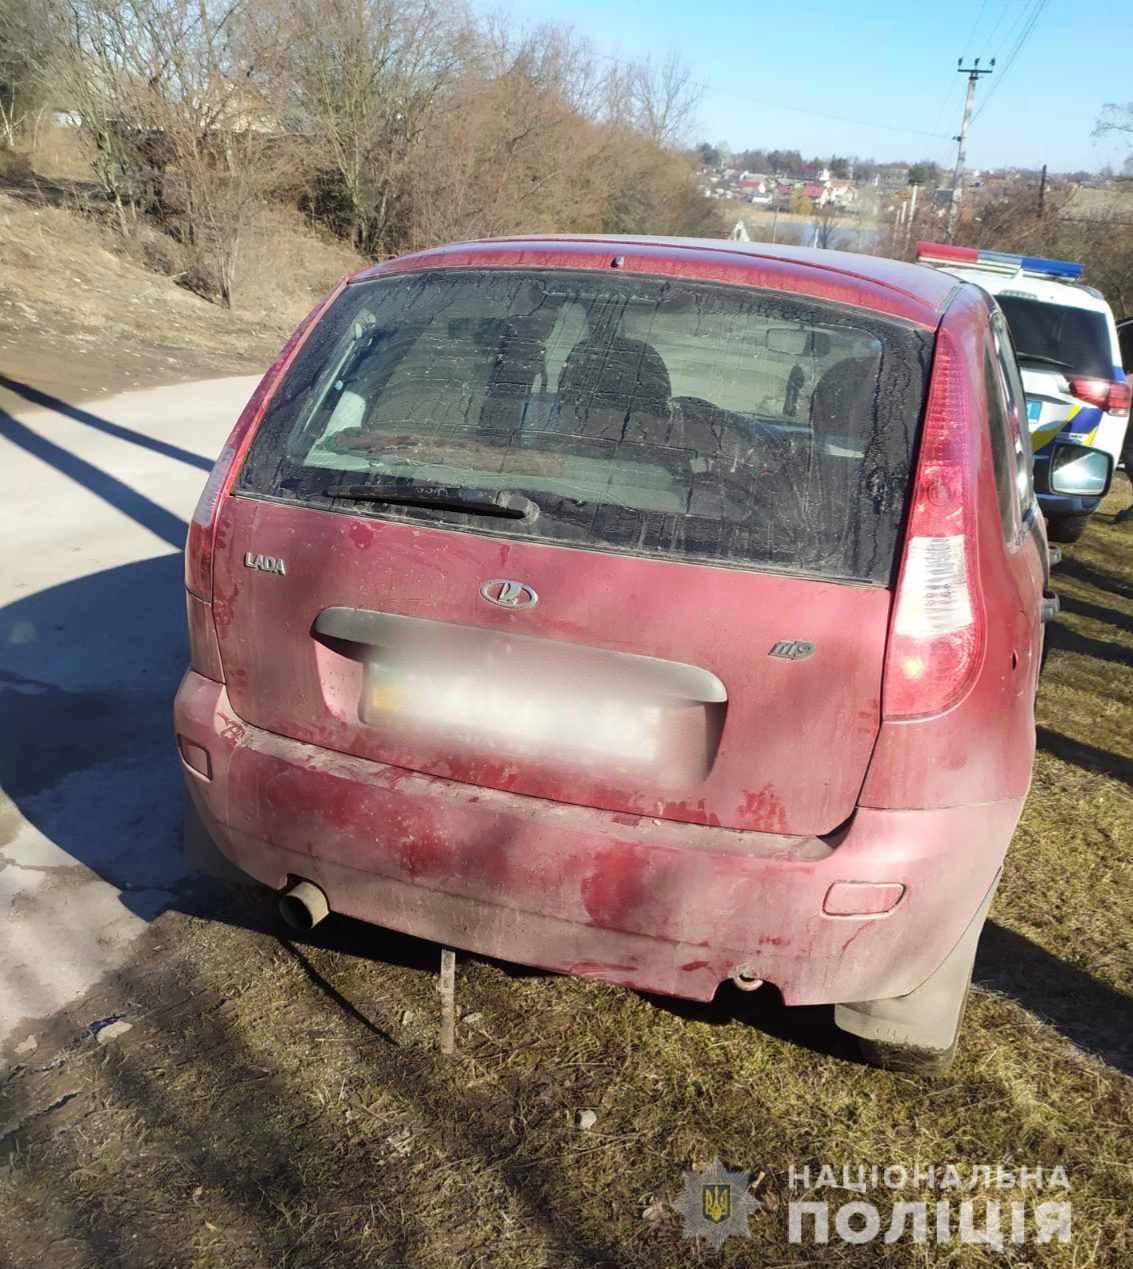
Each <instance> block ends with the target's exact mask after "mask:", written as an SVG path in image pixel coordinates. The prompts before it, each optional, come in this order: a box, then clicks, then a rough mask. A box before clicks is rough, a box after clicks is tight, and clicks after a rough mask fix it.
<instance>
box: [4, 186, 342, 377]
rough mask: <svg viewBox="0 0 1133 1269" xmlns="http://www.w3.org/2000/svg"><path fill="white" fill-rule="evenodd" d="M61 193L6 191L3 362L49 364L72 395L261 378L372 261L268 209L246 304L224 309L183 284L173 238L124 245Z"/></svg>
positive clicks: (249, 261) (256, 242)
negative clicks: (218, 378)
mask: <svg viewBox="0 0 1133 1269" xmlns="http://www.w3.org/2000/svg"><path fill="white" fill-rule="evenodd" d="M51 191H52V197H48V191H47V187H46V186H43V185H37V184H35V183H32V184H30V185H28V184H24V185H21V186H20V187H18V188H16V187H12V188H10V190H9V192H8V193H6V194H5V193H2V192H0V363H5V364H7V365H11V366H12V367H19V368H22V369H26V368H27V367H28V366H29V364H30V365H31V366H33V367H34V366H35V365H37V364H43V365H44V366H45V367H50V369H51V376H52V378H53V380H54V383H53V385H52V386H53V387H54V388H55V389H60V388H62V389H64V391H63V392H62V395H64V396H66V395H68V392H67V391H66V389H67V388H68V387H71V388H72V391H71V393H70V395H71V397H72V399H75V398H76V397H83V396H87V397H89V396H97V395H101V394H104V393H106V392H108V391H111V390H121V389H122V388H124V387H128V386H129V385H130V384H131V382H136V383H138V384H139V385H142V384H144V385H147V386H148V385H152V384H154V383H161V382H170V381H175V380H179V379H186V378H195V377H205V376H206V375H210V374H211V375H216V374H221V373H226V372H228V373H248V372H251V371H255V370H262V369H263V367H264V366H265V365H267V364H268V362H270V361H271V359H272V358H273V357H274V356H275V353H276V352H277V351H278V349H279V346H280V345H281V344H282V343H283V341H284V339H286V337H287V335H288V334H290V332H291V330H292V329H293V328H294V326H295V324H296V323H297V322H298V321H299V319H300V318H301V317H302V316H303V315H304V313H306V312H307V310H308V309H309V308H310V307H311V305H312V304H313V303H315V301H316V300H317V299H318V298H319V296H321V295H324V294H325V293H326V292H327V291H328V290H329V289H330V288H331V287H332V286H333V285H334V284H335V283H336V282H337V281H338V279H339V278H341V277H342V276H343V274H345V273H348V272H351V271H353V270H354V269H356V268H359V267H361V265H362V263H363V261H362V260H361V259H360V258H359V257H358V256H356V255H354V253H353V252H351V251H349V250H347V249H346V248H344V247H343V246H341V245H340V244H338V243H330V242H326V241H323V240H322V239H320V238H319V237H317V236H316V235H314V234H312V233H311V232H310V231H309V230H308V229H307V228H306V227H305V226H304V224H303V222H302V218H301V217H299V216H298V215H297V214H295V213H289V212H287V211H286V210H283V209H269V210H265V211H264V212H263V213H262V215H261V216H260V217H259V219H258V220H257V221H256V223H255V224H254V225H253V226H252V227H251V229H250V230H249V233H248V235H247V238H246V242H245V248H244V254H243V257H242V260H241V268H240V273H239V277H238V280H237V299H238V307H237V309H236V310H235V311H233V312H226V311H225V310H223V309H221V308H219V307H218V306H217V305H215V304H212V303H209V302H208V301H207V300H204V299H202V298H200V297H199V296H197V295H194V294H192V293H191V292H190V291H188V290H186V289H185V288H184V287H182V286H178V285H177V283H176V276H177V275H178V274H179V273H180V272H181V271H182V270H183V269H185V268H186V267H187V261H186V259H185V257H184V253H183V252H182V250H181V249H180V248H179V246H178V244H177V243H175V242H174V241H173V240H172V239H170V238H168V237H167V236H166V235H164V234H161V233H158V232H156V231H155V230H153V229H152V228H148V227H146V226H145V225H141V226H139V227H138V228H137V230H136V232H135V234H134V236H133V237H132V238H130V239H123V238H122V236H121V235H120V234H117V233H114V232H112V231H111V230H110V229H109V228H108V227H107V226H106V225H105V224H104V223H103V221H102V220H101V218H100V217H99V216H96V215H92V214H87V213H85V212H84V210H83V199H84V195H83V192H82V187H70V186H61V187H59V186H53V187H51ZM60 191H62V193H61V192H60ZM60 198H61V203H60ZM53 200H54V201H53ZM0 368H3V364H0ZM60 376H61V377H60ZM40 386H47V385H46V384H45V383H44V384H40Z"/></svg>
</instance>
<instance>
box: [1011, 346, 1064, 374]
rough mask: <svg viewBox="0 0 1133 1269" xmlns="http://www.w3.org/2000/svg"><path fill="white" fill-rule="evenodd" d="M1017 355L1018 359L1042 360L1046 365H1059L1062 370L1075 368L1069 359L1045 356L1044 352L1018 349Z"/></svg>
mask: <svg viewBox="0 0 1133 1269" xmlns="http://www.w3.org/2000/svg"><path fill="white" fill-rule="evenodd" d="M1015 357H1016V359H1017V360H1018V361H1041V362H1042V363H1043V365H1045V366H1058V367H1059V368H1060V369H1062V370H1072V369H1073V366H1071V364H1070V363H1069V362H1068V361H1059V360H1058V358H1057V357H1044V356H1043V354H1042V353H1029V352H1021V351H1020V350H1019V349H1016V350H1015Z"/></svg>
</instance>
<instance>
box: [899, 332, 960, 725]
mask: <svg viewBox="0 0 1133 1269" xmlns="http://www.w3.org/2000/svg"><path fill="white" fill-rule="evenodd" d="M978 435H979V432H978V431H977V429H976V419H975V417H974V412H973V410H972V404H971V401H970V397H969V390H968V386H967V383H966V381H965V375H964V361H963V355H962V352H961V350H960V348H959V346H958V345H957V343H956V341H955V338H954V337H953V336H952V335H951V334H949V333H948V332H947V331H943V330H942V331H941V332H940V334H939V336H938V337H937V344H936V357H935V359H934V362H933V371H932V385H931V387H930V389H929V397H928V408H927V410H926V411H925V420H924V429H923V433H922V436H921V448H920V458H919V462H918V465H917V475H916V480H915V482H914V485H913V499H912V509H911V511H910V513H909V522H908V529H907V534H906V539H905V554H904V559H903V561H902V564H901V573H900V577H899V578H898V582H897V598H896V602H895V604H894V612H893V624H892V629H891V631H890V635H889V651H888V654H887V657H886V663H885V683H884V688H883V701H882V704H883V709H884V713H885V717H886V718H889V719H898V718H921V717H924V716H926V715H929V714H939V713H941V712H942V711H943V710H946V709H948V708H950V707H951V706H953V705H955V704H957V703H958V702H959V701H960V700H961V699H962V698H963V697H964V695H965V694H966V693H967V691H968V689H969V688H970V687H971V685H972V683H973V682H974V680H975V677H976V674H977V673H978V671H979V668H980V664H981V662H982V660H983V649H984V614H983V607H982V604H981V602H980V596H979V572H978V560H977V555H976V503H975V485H976V479H975V478H976V451H975V446H976V438H977V437H978Z"/></svg>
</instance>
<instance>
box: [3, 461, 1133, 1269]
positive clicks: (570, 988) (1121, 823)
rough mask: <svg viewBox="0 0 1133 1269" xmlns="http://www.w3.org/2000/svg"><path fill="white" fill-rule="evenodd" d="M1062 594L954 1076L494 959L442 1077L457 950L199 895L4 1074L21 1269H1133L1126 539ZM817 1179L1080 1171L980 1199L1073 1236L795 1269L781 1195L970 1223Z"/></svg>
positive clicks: (465, 1006) (1064, 583)
mask: <svg viewBox="0 0 1133 1269" xmlns="http://www.w3.org/2000/svg"><path fill="white" fill-rule="evenodd" d="M1120 483H1121V495H1122V496H1123V495H1124V494H1125V490H1126V486H1125V483H1124V481H1123V480H1122V481H1121V482H1120ZM1122 500H1123V498H1122V497H1118V496H1117V495H1114V496H1111V500H1110V504H1109V507H1108V511H1109V512H1110V513H1112V512H1113V511H1115V510H1116V509H1117V508H1118V507H1119V506H1120V505H1121V502H1122ZM1057 585H1058V589H1059V591H1060V593H1061V595H1062V597H1063V611H1062V615H1061V617H1060V619H1059V621H1058V623H1057V625H1056V627H1055V628H1054V632H1053V643H1054V648H1053V651H1052V653H1051V655H1050V659H1049V662H1048V666H1047V671H1046V677H1045V681H1044V686H1043V689H1042V693H1041V698H1040V711H1039V712H1040V733H1039V734H1040V753H1039V757H1038V762H1037V766H1036V772H1035V782H1034V788H1033V791H1032V794H1031V797H1030V800H1029V802H1028V804H1027V809H1026V812H1025V815H1024V818H1023V821H1022V823H1021V825H1020V828H1019V831H1018V835H1017V838H1016V841H1015V844H1014V846H1013V849H1012V852H1011V854H1010V856H1009V863H1008V868H1007V872H1006V876H1005V879H1004V882H1003V884H1002V886H1001V888H1000V891H999V895H998V898H997V900H996V904H995V907H994V909H993V912H992V921H991V924H990V926H989V928H988V931H987V933H986V934H985V937H984V942H983V945H982V948H981V953H980V957H979V962H978V965H977V971H976V979H977V984H978V990H977V992H976V993H975V996H974V999H973V1002H972V1005H971V1007H970V1009H969V1013H968V1020H967V1024H966V1031H965V1044H964V1048H963V1051H962V1054H961V1057H960V1059H959V1061H958V1063H957V1066H956V1067H955V1069H954V1073H953V1075H952V1076H950V1077H949V1078H948V1079H946V1080H943V1081H937V1082H930V1081H924V1080H920V1079H917V1078H914V1077H910V1076H902V1075H894V1074H887V1073H882V1072H878V1071H875V1070H872V1069H869V1068H866V1067H864V1066H862V1065H860V1064H858V1063H857V1062H856V1060H855V1059H854V1057H853V1054H852V1052H851V1050H850V1049H849V1047H848V1046H847V1045H845V1044H844V1043H843V1042H842V1041H841V1040H840V1039H839V1038H838V1037H837V1036H836V1034H835V1033H834V1032H833V1030H832V1026H831V1022H830V1016H829V1011H828V1010H818V1009H816V1010H805V1011H799V1012H797V1013H788V1012H786V1011H784V1010H782V1009H781V1008H779V1007H777V1006H776V1005H775V1003H774V1001H773V1000H768V999H764V998H763V994H762V993H760V994H758V995H756V996H754V997H749V996H744V995H742V994H740V993H738V992H732V991H730V990H729V991H727V992H725V991H722V992H721V994H720V998H719V1000H718V1002H717V1003H716V1004H715V1005H713V1006H711V1007H699V1006H686V1005H680V1004H675V1003H674V1002H666V1001H661V1000H653V999H645V998H642V997H639V996H637V995H635V994H633V993H632V992H629V991H624V990H619V989H615V988H610V987H605V986H602V985H598V984H594V983H587V982H582V981H577V980H572V979H567V978H556V977H551V976H546V975H540V974H535V973H528V972H525V971H522V970H518V969H516V968H515V967H509V966H503V965H498V964H494V963H489V962H485V961H481V960H477V959H474V958H464V959H462V961H461V962H460V966H459V969H458V999H459V1005H460V1009H461V1011H462V1013H463V1014H464V1015H466V1016H467V1015H471V1016H468V1017H466V1020H465V1021H463V1022H462V1023H461V1025H460V1027H459V1037H460V1048H459V1052H458V1054H457V1055H456V1056H455V1057H454V1058H451V1059H445V1058H442V1057H441V1056H440V1055H439V1054H438V1053H437V1052H436V1050H435V1047H434V1045H435V1037H436V1018H437V1003H436V1001H437V997H436V993H435V990H434V982H435V977H434V970H435V965H436V960H437V949H436V948H435V947H433V946H431V945H427V944H423V943H419V942H416V941H414V940H412V939H408V938H402V937H400V936H395V935H391V934H386V933H383V932H381V931H378V930H374V929H370V928H367V927H364V926H362V925H358V924H354V923H351V922H348V921H345V920H336V919H332V920H331V921H328V922H327V923H326V924H325V925H324V926H323V927H320V929H319V930H318V931H316V936H314V937H312V938H310V939H308V940H306V941H296V940H293V939H291V938H289V937H286V936H285V935H284V934H283V933H282V932H281V931H280V930H279V929H278V928H277V926H276V924H275V920H274V916H273V914H272V913H271V912H270V910H269V908H268V906H267V904H266V903H265V902H263V901H261V900H260V899H258V898H256V897H254V896H248V895H244V896H242V895H240V894H235V895H233V894H229V893H228V892H224V891H222V890H219V889H217V888H214V887H213V886H212V885H211V883H210V884H206V883H202V884H201V886H200V887H199V889H198V890H197V891H195V892H194V894H193V896H192V897H191V899H190V900H189V901H186V902H184V903H182V904H181V905H180V910H178V911H171V912H168V913H166V914H165V915H164V916H163V917H162V918H161V919H160V920H158V921H157V922H155V923H154V925H153V926H152V927H151V929H150V930H149V932H148V933H147V935H146V936H145V938H144V940H143V942H142V944H141V945H140V946H139V951H138V954H137V956H136V957H135V958H134V961H133V962H132V965H131V967H130V968H128V969H127V970H126V971H124V972H122V973H121V974H119V975H117V976H116V977H114V978H113V979H110V980H107V981H106V982H104V983H103V984H101V985H100V987H99V988H98V989H97V990H96V991H95V992H94V993H92V995H91V996H89V997H88V998H87V999H86V1000H85V1001H83V1002H82V1003H81V1004H80V1005H78V1006H76V1007H75V1008H74V1009H72V1010H69V1011H68V1012H67V1014H66V1015H64V1016H63V1017H61V1018H60V1019H58V1020H57V1021H56V1023H55V1030H54V1031H53V1032H51V1033H42V1032H41V1034H40V1047H39V1050H38V1051H37V1052H36V1053H35V1054H34V1055H32V1056H28V1057H25V1058H24V1059H21V1060H20V1062H19V1064H17V1065H15V1066H13V1067H11V1068H10V1069H9V1071H8V1072H7V1075H6V1076H5V1075H4V1074H2V1073H0V1165H2V1172H0V1263H2V1264H5V1265H11V1266H19V1267H20V1269H23V1267H24V1266H39V1265H43V1266H51V1269H70V1267H71V1266H96V1265H97V1266H100V1267H101V1266H111V1265H129V1266H143V1265H153V1266H161V1267H162V1269H169V1267H172V1266H213V1265H223V1266H224V1267H225V1269H244V1267H249V1269H250V1267H252V1266H266V1265H273V1266H276V1265H278V1266H283V1265H286V1266H289V1267H293V1269H299V1267H300V1266H304V1267H308V1266H309V1267H314V1266H332V1265H333V1266H340V1265H350V1264H363V1263H364V1264H371V1265H375V1266H389V1267H390V1269H392V1267H393V1266H401V1265H406V1266H409V1265H411V1266H415V1267H421V1269H434V1267H435V1269H448V1267H450V1266H461V1267H464V1266H467V1267H469V1269H472V1267H477V1266H483V1267H484V1269H488V1267H491V1269H497V1267H498V1269H505V1267H506V1269H535V1267H536V1266H539V1267H548V1269H549V1267H552V1266H554V1267H558V1266H582V1265H604V1266H611V1267H613V1266H619V1267H626V1269H629V1267H631V1266H632V1267H640V1269H646V1267H649V1269H654V1267H655V1266H659V1265H666V1266H667V1265H677V1264H681V1265H715V1264H725V1265H733V1266H736V1265H768V1266H771V1265H782V1266H802V1265H823V1266H825V1265H875V1264H892V1265H904V1266H925V1265H965V1266H967V1265H983V1264H993V1263H994V1264H1008V1265H1014V1266H1024V1265H1040V1264H1041V1265H1058V1266H1066V1267H1067V1269H1069V1267H1071V1266H1073V1267H1074V1269H1082V1267H1084V1266H1087V1265H1099V1266H1103V1265H1104V1266H1110V1265H1112V1266H1128V1265H1130V1264H1133V1214H1131V1213H1133V1203H1131V1200H1133V1157H1131V1154H1130V1150H1129V1143H1130V1126H1131V1125H1133V1080H1131V1077H1133V935H1131V928H1133V921H1131V917H1133V723H1131V721H1130V720H1131V717H1133V712H1131V711H1133V525H1129V526H1124V527H1123V526H1119V525H1114V524H1113V523H1112V522H1111V514H1101V515H1099V516H1098V517H1096V518H1095V521H1094V523H1093V524H1092V526H1091V528H1090V529H1089V531H1088V532H1087V535H1086V537H1085V538H1084V539H1083V541H1082V542H1081V543H1080V544H1079V545H1077V546H1075V547H1072V548H1069V549H1068V551H1067V558H1066V560H1065V562H1064V563H1063V564H1062V565H1061V567H1060V568H1059V570H1058V576H1057ZM118 1015H123V1016H124V1017H125V1018H126V1020H127V1021H129V1022H130V1023H131V1024H132V1029H131V1030H130V1031H129V1033H128V1034H124V1035H122V1036H120V1037H119V1038H117V1039H115V1040H113V1041H112V1042H111V1043H109V1044H106V1045H100V1044H99V1043H98V1042H97V1040H96V1039H95V1038H94V1035H93V1029H94V1028H93V1027H92V1025H91V1024H92V1023H93V1022H94V1020H96V1019H100V1020H104V1019H106V1018H113V1017H116V1016H118ZM581 1109H590V1110H593V1111H594V1112H595V1113H596V1116H597V1119H596V1123H595V1124H594V1126H593V1127H592V1128H591V1129H590V1130H588V1131H581V1130H580V1129H579V1128H577V1127H576V1126H575V1114H576V1112H577V1111H579V1110H581ZM5 1123H7V1124H10V1125H13V1124H14V1125H19V1126H18V1127H15V1128H14V1129H12V1130H10V1131H9V1132H8V1134H7V1135H6V1136H5V1135H4V1133H5V1129H4V1127H3V1125H4V1124H5ZM715 1155H719V1157H720V1158H721V1159H722V1160H723V1161H724V1163H725V1164H726V1165H727V1166H728V1167H730V1168H733V1169H743V1170H745V1171H748V1172H750V1173H751V1175H752V1177H753V1178H754V1179H756V1180H757V1186H756V1194H757V1197H758V1198H759V1199H760V1208H759V1210H758V1211H756V1212H755V1214H754V1215H753V1216H752V1218H751V1222H750V1227H751V1237H750V1239H749V1240H744V1239H739V1238H733V1239H730V1240H729V1241H728V1242H727V1243H726V1244H725V1245H724V1247H723V1249H722V1251H720V1252H715V1251H713V1250H712V1249H711V1248H710V1247H709V1246H707V1244H705V1243H703V1242H687V1241H684V1240H683V1239H682V1237H681V1224H680V1219H679V1217H678V1216H677V1214H676V1213H675V1212H674V1211H673V1210H672V1208H671V1206H670V1205H669V1204H670V1203H671V1201H672V1200H673V1199H675V1198H676V1197H677V1196H678V1195H679V1194H680V1192H681V1189H682V1182H683V1178H682V1170H683V1169H687V1168H691V1167H697V1168H701V1167H703V1166H704V1165H705V1164H707V1163H708V1162H709V1161H710V1160H711V1159H712V1158H713V1156H715ZM824 1163H827V1164H830V1165H832V1166H834V1167H835V1168H837V1169H841V1167H842V1165H844V1164H846V1165H851V1166H856V1165H858V1164H864V1165H866V1166H867V1167H868V1166H872V1165H874V1164H876V1165H879V1166H882V1167H884V1166H887V1165H903V1166H905V1167H907V1168H909V1169H912V1168H913V1167H914V1166H916V1165H918V1164H919V1165H921V1166H929V1165H934V1166H936V1167H938V1168H941V1167H943V1166H945V1165H947V1164H950V1163H953V1164H956V1165H962V1168H963V1175H964V1177H965V1179H967V1177H968V1175H969V1173H970V1170H971V1167H972V1165H975V1164H989V1165H991V1166H992V1167H993V1168H994V1167H995V1166H996V1165H999V1164H1002V1165H1004V1166H1005V1167H1007V1168H1010V1169H1014V1168H1018V1167H1020V1166H1022V1165H1027V1166H1029V1167H1033V1166H1035V1165H1041V1166H1042V1167H1043V1168H1044V1169H1050V1168H1053V1167H1055V1166H1061V1167H1063V1168H1064V1169H1065V1171H1066V1175H1067V1178H1068V1180H1069V1184H1070V1190H1069V1193H1068V1194H1067V1193H1064V1192H1062V1191H1060V1190H1059V1191H1054V1192H1041V1193H1038V1194H1036V1192H1035V1191H1034V1190H1029V1191H1026V1192H1024V1191H1021V1190H1011V1189H1005V1190H997V1191H994V1192H992V1193H990V1194H988V1193H987V1192H984V1191H980V1190H976V1191H972V1192H967V1191H966V1192H965V1193H964V1194H963V1195H961V1196H959V1197H964V1198H973V1199H975V1200H977V1201H978V1208H977V1210H982V1199H983V1198H985V1197H991V1198H993V1199H998V1200H1000V1201H1001V1202H1002V1203H1003V1204H1004V1205H1005V1208H1004V1210H1005V1211H1006V1205H1007V1204H1008V1203H1010V1202H1011V1201H1012V1200H1026V1201H1027V1202H1028V1203H1029V1204H1030V1203H1033V1202H1034V1201H1037V1200H1043V1199H1055V1200H1062V1199H1066V1198H1069V1199H1070V1201H1071V1202H1072V1204H1073V1236H1072V1239H1071V1241H1070V1242H1069V1243H1067V1244H1063V1243H1058V1242H1052V1243H1050V1244H1047V1245H1044V1246H1036V1245H1034V1244H1023V1245H1019V1246H1014V1245H1012V1244H1011V1243H1010V1242H1008V1243H1007V1245H1006V1246H1005V1247H1004V1248H1003V1250H1002V1251H997V1250H995V1249H994V1248H990V1247H981V1246H974V1245H960V1244H958V1243H957V1242H955V1241H953V1242H951V1243H949V1244H947V1245H939V1244H937V1243H936V1241H935V1239H934V1240H933V1241H930V1242H928V1243H927V1244H924V1245H917V1244H915V1243H914V1242H913V1241H912V1240H911V1239H910V1238H908V1237H906V1238H904V1239H902V1240H900V1241H898V1242H896V1243H894V1244H893V1245H891V1246H887V1247H883V1246H882V1245H881V1244H880V1243H866V1244H861V1245H851V1244H849V1243H847V1242H844V1241H842V1240H840V1239H837V1238H835V1239H833V1240H832V1241H831V1242H830V1244H828V1245H827V1246H817V1245H815V1244H814V1243H810V1244H809V1245H808V1244H807V1243H803V1244H798V1245H795V1244H791V1243H790V1242H789V1241H788V1204H789V1201H790V1200H791V1198H792V1197H793V1198H795V1199H800V1198H801V1199H807V1198H823V1197H827V1198H831V1199H832V1200H833V1204H834V1207H837V1205H838V1204H839V1203H841V1202H843V1201H846V1200H848V1199H852V1198H865V1199H867V1200H869V1201H872V1202H874V1203H876V1204H877V1205H878V1206H879V1208H880V1209H881V1213H882V1217H883V1221H884V1224H883V1228H884V1227H887V1226H888V1223H889V1221H888V1218H889V1213H890V1208H891V1206H892V1204H893V1203H894V1202H897V1201H912V1200H918V1199H926V1198H927V1199H928V1200H929V1201H930V1202H931V1201H935V1200H936V1199H938V1198H948V1197H957V1196H955V1195H949V1194H948V1193H947V1192H945V1193H940V1192H933V1191H924V1190H921V1191H888V1190H879V1191H875V1192H873V1193H870V1194H866V1195H857V1194H847V1193H834V1194H830V1193H825V1194H822V1193H820V1194H807V1193H805V1192H802V1191H800V1190H799V1189H797V1188H796V1189H795V1190H794V1191H792V1190H791V1189H790V1188H789V1184H788V1182H789V1172H790V1169H791V1168H792V1167H794V1168H796V1169H801V1168H803V1167H804V1166H806V1165H810V1167H811V1168H812V1170H816V1169H817V1167H818V1166H820V1165H821V1164H824ZM954 1219H955V1218H954ZM807 1228H808V1229H809V1226H808V1227H807Z"/></svg>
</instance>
